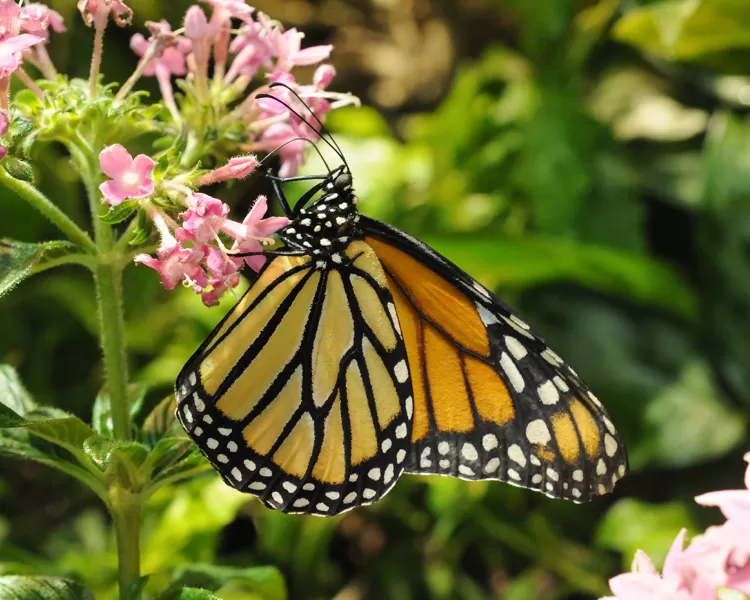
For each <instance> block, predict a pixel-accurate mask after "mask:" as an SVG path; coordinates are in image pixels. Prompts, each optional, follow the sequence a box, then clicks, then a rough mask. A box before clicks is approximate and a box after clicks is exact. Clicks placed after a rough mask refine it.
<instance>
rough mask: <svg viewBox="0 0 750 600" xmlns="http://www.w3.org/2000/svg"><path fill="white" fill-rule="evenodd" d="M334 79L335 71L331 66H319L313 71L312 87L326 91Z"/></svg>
mask: <svg viewBox="0 0 750 600" xmlns="http://www.w3.org/2000/svg"><path fill="white" fill-rule="evenodd" d="M334 77H336V69H335V68H334V67H333V65H320V66H319V67H318V68H317V69H316V70H315V75H314V76H313V85H314V86H315V87H316V88H318V89H321V90H325V89H328V86H329V85H331V82H332V81H333V78H334Z"/></svg>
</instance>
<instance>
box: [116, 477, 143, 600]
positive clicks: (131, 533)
mask: <svg viewBox="0 0 750 600" xmlns="http://www.w3.org/2000/svg"><path fill="white" fill-rule="evenodd" d="M110 498H111V503H110V507H109V508H110V512H111V514H112V521H113V524H114V526H115V536H116V538H117V558H118V571H119V584H120V598H124V597H125V592H126V591H127V590H128V589H129V588H130V586H131V585H133V583H135V582H136V581H138V579H139V578H140V576H141V547H140V546H141V544H140V542H141V535H140V534H141V510H142V501H141V498H140V496H139V495H138V494H133V493H132V492H129V491H127V490H123V489H121V488H114V489H112V490H111V491H110Z"/></svg>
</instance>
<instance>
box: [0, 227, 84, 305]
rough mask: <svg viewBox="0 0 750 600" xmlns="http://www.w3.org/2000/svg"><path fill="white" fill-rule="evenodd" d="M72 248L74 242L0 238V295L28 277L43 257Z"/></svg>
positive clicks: (59, 253) (65, 251) (52, 256)
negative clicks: (30, 242)
mask: <svg viewBox="0 0 750 600" xmlns="http://www.w3.org/2000/svg"><path fill="white" fill-rule="evenodd" d="M74 248H76V246H75V245H74V244H71V243H70V242H62V241H57V242H44V243H41V244H28V243H25V242H17V241H15V240H8V239H3V240H0V296H3V295H4V294H7V293H8V292H9V291H11V290H12V289H13V288H14V287H15V286H16V285H18V284H19V283H20V282H21V281H23V280H24V279H25V278H26V277H28V276H29V275H30V274H31V271H32V269H33V268H34V267H35V266H37V265H38V264H39V263H40V262H41V261H43V259H46V258H55V257H57V256H59V255H61V254H65V253H70V252H71V251H72V250H73V249H74Z"/></svg>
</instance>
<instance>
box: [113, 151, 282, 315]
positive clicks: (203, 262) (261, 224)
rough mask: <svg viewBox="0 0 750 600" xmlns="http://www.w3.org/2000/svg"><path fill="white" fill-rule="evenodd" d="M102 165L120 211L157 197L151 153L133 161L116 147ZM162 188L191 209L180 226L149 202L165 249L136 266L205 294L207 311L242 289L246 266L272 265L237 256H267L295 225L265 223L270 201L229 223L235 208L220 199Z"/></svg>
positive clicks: (244, 165)
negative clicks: (280, 234) (277, 237)
mask: <svg viewBox="0 0 750 600" xmlns="http://www.w3.org/2000/svg"><path fill="white" fill-rule="evenodd" d="M257 164H258V161H257V160H256V158H255V157H254V156H237V157H234V158H232V159H231V160H230V161H229V162H228V163H227V164H226V165H224V166H222V167H219V168H218V169H215V170H213V171H211V172H210V173H208V174H206V175H203V176H202V177H201V178H200V179H199V180H198V185H207V184H210V183H216V182H220V181H227V180H229V179H239V178H242V177H246V176H247V175H249V174H250V173H251V172H252V171H253V170H254V169H255V167H256V166H257ZM99 165H100V167H101V169H102V171H103V172H104V173H105V174H106V175H107V176H108V177H110V179H109V180H108V181H105V182H104V183H102V184H101V186H100V188H99V189H100V190H101V192H102V195H103V196H104V199H105V201H106V202H107V203H108V204H110V205H112V206H117V205H118V204H121V203H122V202H123V201H125V200H143V199H147V198H149V197H151V196H153V194H154V192H155V189H156V184H155V182H154V180H153V176H152V172H153V169H154V167H155V166H156V163H155V162H154V161H153V160H152V159H151V158H149V157H148V156H146V155H145V154H140V155H138V156H136V157H135V158H133V156H132V155H131V154H130V153H129V152H128V151H127V150H126V149H125V148H123V147H122V146H121V145H119V144H116V145H114V146H109V147H107V148H105V149H104V150H103V151H102V152H101V153H100V154H99ZM161 185H162V187H164V188H166V189H167V190H168V191H170V192H172V195H173V196H176V197H177V198H179V199H180V201H183V202H184V204H185V208H186V210H184V211H183V212H181V213H180V214H179V216H178V217H179V219H180V222H176V221H175V220H174V219H172V218H171V217H170V216H169V215H168V214H167V213H166V212H165V211H164V210H162V209H161V208H159V207H158V206H157V205H156V204H154V203H151V202H145V203H144V205H143V207H144V209H145V210H146V211H147V212H148V214H149V215H150V217H151V219H152V220H153V222H154V225H155V226H156V228H157V230H158V231H159V234H160V236H161V244H160V246H159V249H158V250H157V252H156V257H153V256H149V255H148V254H140V255H138V256H136V258H135V262H136V263H139V264H144V265H146V266H147V267H151V268H152V269H155V270H156V271H157V272H158V273H159V277H160V278H161V281H162V284H163V285H164V287H165V288H167V289H168V290H171V289H174V288H175V287H177V285H178V284H180V283H182V284H184V285H187V286H189V287H190V288H192V289H193V290H194V291H195V292H196V293H198V294H200V295H201V297H202V299H203V303H204V304H205V305H206V306H214V305H216V304H218V302H219V298H220V297H221V296H222V295H223V294H224V293H225V292H226V291H228V290H231V289H232V288H234V287H236V286H237V284H238V283H239V274H238V271H239V269H240V268H241V267H242V264H243V262H244V263H246V264H247V265H248V266H250V267H251V268H253V269H255V270H256V271H257V270H260V268H261V267H262V266H263V264H264V263H265V260H266V259H265V257H264V256H261V255H257V256H247V257H236V256H233V255H234V254H240V253H246V252H261V251H262V249H263V247H262V243H264V242H271V241H273V240H270V239H269V236H271V235H273V234H274V233H276V232H277V231H278V230H279V229H281V228H282V227H285V226H286V225H287V224H288V223H289V219H287V218H284V217H270V218H263V217H264V216H265V214H266V210H267V209H268V204H267V201H266V198H265V197H264V196H260V197H258V199H257V200H256V202H255V204H254V205H253V207H252V209H251V210H250V212H249V213H248V214H247V216H246V217H245V218H244V219H243V220H242V222H238V221H233V220H232V219H230V218H229V206H227V205H226V204H224V203H223V202H222V201H221V200H218V199H217V198H214V197H212V196H209V195H208V194H203V193H200V192H193V191H192V190H190V189H189V188H187V187H185V186H183V185H182V184H179V183H175V182H162V183H161ZM222 235H223V236H224V239H226V240H232V246H231V248H230V249H227V248H226V247H225V246H224V239H222Z"/></svg>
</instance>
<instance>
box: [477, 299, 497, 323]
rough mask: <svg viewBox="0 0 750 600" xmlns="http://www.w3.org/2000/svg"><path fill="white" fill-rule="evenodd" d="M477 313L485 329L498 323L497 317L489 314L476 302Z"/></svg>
mask: <svg viewBox="0 0 750 600" xmlns="http://www.w3.org/2000/svg"><path fill="white" fill-rule="evenodd" d="M477 312H479V318H480V319H482V323H484V325H485V327H489V326H490V325H494V324H495V323H499V322H500V321H498V320H497V317H496V316H495V315H494V314H493V313H491V312H490V311H489V310H487V309H486V308H485V307H484V305H482V304H479V303H478V302H477Z"/></svg>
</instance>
